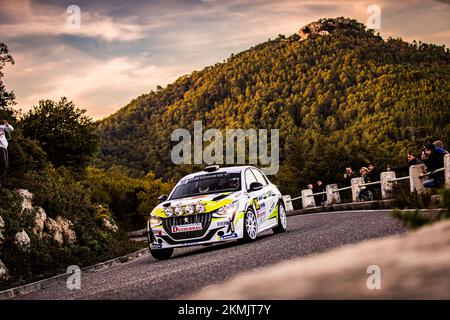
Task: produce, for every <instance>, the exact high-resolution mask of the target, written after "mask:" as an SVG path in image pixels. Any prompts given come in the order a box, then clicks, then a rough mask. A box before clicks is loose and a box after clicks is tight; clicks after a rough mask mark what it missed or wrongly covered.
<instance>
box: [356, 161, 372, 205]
mask: <svg viewBox="0 0 450 320" xmlns="http://www.w3.org/2000/svg"><path fill="white" fill-rule="evenodd" d="M369 172H370V170H369V169H368V168H366V167H362V168H361V169H360V170H359V173H360V174H361V177H362V178H363V179H364V183H368V182H370V177H369ZM373 198H374V192H373V190H372V188H371V187H370V186H362V187H361V189H360V191H359V200H361V201H368V200H373Z"/></svg>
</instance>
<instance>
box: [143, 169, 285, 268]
mask: <svg viewBox="0 0 450 320" xmlns="http://www.w3.org/2000/svg"><path fill="white" fill-rule="evenodd" d="M159 200H160V201H162V202H161V203H160V204H159V205H158V206H157V207H156V208H154V209H153V211H152V212H151V214H150V218H149V219H148V222H147V232H148V241H149V248H150V252H151V254H152V256H153V257H154V258H156V259H159V260H162V259H168V258H170V257H171V255H172V253H173V250H174V248H177V247H183V246H194V245H200V244H202V245H206V244H212V243H217V242H223V241H230V240H236V239H240V240H242V241H253V240H255V239H256V237H257V236H258V234H259V233H261V232H262V231H264V230H267V229H270V228H272V230H273V231H274V232H275V233H280V232H284V231H286V227H287V219H286V210H285V205H284V203H283V198H282V196H281V193H280V191H279V190H278V188H277V187H276V186H275V185H273V184H272V183H271V182H270V181H269V179H267V177H266V176H265V175H264V174H263V173H262V172H261V171H260V170H259V169H257V168H255V167H252V166H240V167H227V168H219V166H210V167H206V168H205V171H202V172H198V173H194V174H190V175H187V176H185V177H184V178H182V179H181V180H180V181H179V182H178V183H177V185H176V186H175V188H174V189H173V190H172V192H171V193H170V195H169V196H167V195H163V196H161V197H159Z"/></svg>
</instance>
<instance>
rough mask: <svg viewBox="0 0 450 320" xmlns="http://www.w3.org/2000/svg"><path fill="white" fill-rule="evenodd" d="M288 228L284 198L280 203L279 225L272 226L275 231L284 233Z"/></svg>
mask: <svg viewBox="0 0 450 320" xmlns="http://www.w3.org/2000/svg"><path fill="white" fill-rule="evenodd" d="M286 229H287V217H286V208H285V207H284V203H283V201H282V200H280V202H279V203H278V225H277V226H276V227H274V228H272V231H273V233H275V234H278V233H283V232H286Z"/></svg>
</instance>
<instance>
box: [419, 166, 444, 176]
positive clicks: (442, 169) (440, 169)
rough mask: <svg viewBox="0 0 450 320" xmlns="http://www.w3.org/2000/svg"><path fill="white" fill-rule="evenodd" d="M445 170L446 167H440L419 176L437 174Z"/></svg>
mask: <svg viewBox="0 0 450 320" xmlns="http://www.w3.org/2000/svg"><path fill="white" fill-rule="evenodd" d="M444 170H445V167H443V168H439V169H436V170H434V171H431V172H426V173H424V174H421V175H420V176H419V177H421V178H423V177H426V176H428V175H430V174H436V173H439V172H444Z"/></svg>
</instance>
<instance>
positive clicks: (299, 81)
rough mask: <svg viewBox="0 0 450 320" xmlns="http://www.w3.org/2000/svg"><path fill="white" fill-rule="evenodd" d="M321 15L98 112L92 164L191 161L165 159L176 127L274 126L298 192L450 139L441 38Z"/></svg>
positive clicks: (165, 166)
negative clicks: (393, 34) (314, 30)
mask: <svg viewBox="0 0 450 320" xmlns="http://www.w3.org/2000/svg"><path fill="white" fill-rule="evenodd" d="M319 23H320V24H322V25H323V26H324V27H325V29H326V30H332V31H333V32H330V34H327V35H319V34H310V35H309V37H307V39H301V38H300V37H299V36H298V35H297V34H294V35H292V36H290V37H285V36H282V35H280V36H279V37H278V38H277V39H275V40H269V41H267V42H265V43H262V44H259V45H257V46H255V47H252V48H251V49H249V50H246V51H244V52H241V53H239V54H236V55H232V56H231V57H230V58H229V59H228V60H227V61H226V62H224V63H217V64H215V65H214V66H209V67H206V68H204V69H203V70H201V71H194V72H192V73H191V74H189V75H186V76H182V77H180V78H179V79H177V80H176V81H175V82H174V83H172V84H169V85H168V86H166V87H165V88H161V87H158V89H157V90H156V91H152V92H150V93H148V94H143V95H141V96H139V97H138V98H136V99H134V100H133V101H131V102H130V103H129V104H128V105H127V106H125V107H124V108H122V109H120V110H119V111H118V112H116V113H115V114H113V115H111V116H109V117H108V118H106V119H104V120H102V121H101V122H100V124H99V127H98V131H99V133H100V136H101V152H100V155H99V157H98V159H97V161H96V164H97V165H98V166H102V167H105V168H108V167H110V166H111V165H113V164H118V165H123V166H126V167H128V168H131V169H133V170H135V172H136V174H139V172H148V171H153V172H155V173H156V176H158V177H163V178H166V179H168V178H173V177H179V176H180V175H182V174H184V173H187V172H190V171H191V170H194V169H196V168H193V167H192V166H189V165H183V166H175V165H173V164H172V162H171V160H170V152H171V148H172V147H173V145H174V142H171V141H170V135H171V133H172V131H173V130H174V129H175V128H179V127H181V128H186V129H188V130H190V131H192V130H193V121H194V120H202V121H203V126H204V130H205V129H206V128H219V129H224V128H243V129H245V128H268V129H270V128H277V129H279V130H280V142H281V150H280V157H281V163H282V166H281V169H280V171H279V173H278V174H277V176H276V177H275V178H274V179H275V180H276V181H277V182H278V183H279V184H280V186H281V187H282V188H283V189H284V191H285V192H294V193H295V192H298V191H297V190H298V189H299V188H300V187H302V186H303V185H304V184H305V183H308V182H309V181H311V179H315V178H319V177H321V178H323V179H324V180H325V181H327V182H335V181H339V179H340V177H341V175H340V174H339V173H340V172H341V171H342V170H343V168H342V167H343V166H345V165H346V164H353V165H354V166H355V167H357V166H360V165H364V164H366V163H367V162H368V161H374V162H375V163H377V164H378V165H379V167H381V166H384V165H385V164H387V163H398V162H403V161H404V158H405V151H406V150H407V149H410V150H413V151H417V150H418V148H420V146H421V145H422V144H424V143H425V142H427V141H429V140H432V139H437V138H440V139H441V140H444V143H447V144H448V143H450V141H449V140H448V137H449V133H450V121H449V119H450V91H449V90H448V88H449V87H450V53H449V50H448V49H447V48H445V47H443V46H436V45H431V44H424V43H415V42H413V43H407V42H404V41H402V40H401V39H387V40H384V39H383V38H381V37H380V36H378V35H376V34H375V33H374V32H373V30H366V28H365V26H364V25H363V24H360V23H358V22H357V21H355V20H349V19H344V18H338V19H323V20H320V21H319ZM330 26H331V28H330Z"/></svg>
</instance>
